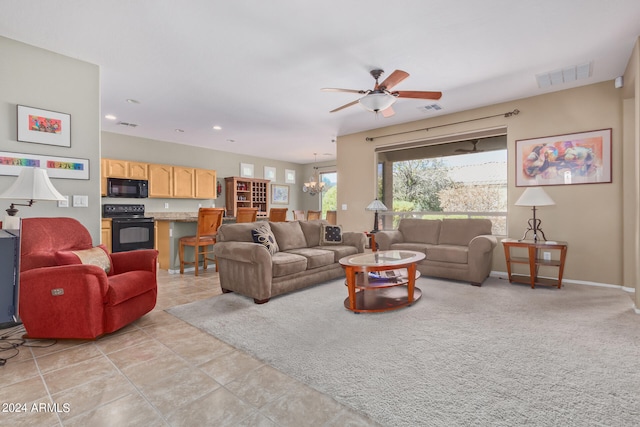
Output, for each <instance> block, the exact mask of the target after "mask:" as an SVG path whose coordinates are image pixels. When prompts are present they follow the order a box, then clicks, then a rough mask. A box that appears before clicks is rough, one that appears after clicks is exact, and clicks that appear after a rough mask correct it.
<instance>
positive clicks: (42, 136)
mask: <svg viewBox="0 0 640 427" xmlns="http://www.w3.org/2000/svg"><path fill="white" fill-rule="evenodd" d="M18 141H20V142H33V143H36V144H47V145H57V146H59V147H71V115H70V114H65V113H58V112H55V111H47V110H40V109H38V108H32V107H25V106H24V105H18Z"/></svg>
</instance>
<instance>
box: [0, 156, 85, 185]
mask: <svg viewBox="0 0 640 427" xmlns="http://www.w3.org/2000/svg"><path fill="white" fill-rule="evenodd" d="M33 167H36V168H42V169H45V170H46V171H47V175H49V178H66V179H89V160H88V159H74V158H71V157H54V156H41V155H39V154H23V153H8V152H4V151H0V175H11V176H18V175H20V171H21V170H22V168H33Z"/></svg>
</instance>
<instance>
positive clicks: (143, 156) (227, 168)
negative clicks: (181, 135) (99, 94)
mask: <svg viewBox="0 0 640 427" xmlns="http://www.w3.org/2000/svg"><path fill="white" fill-rule="evenodd" d="M102 157H106V158H112V159H124V160H134V161H140V162H148V163H162V164H168V165H178V166H191V167H197V168H204V169H214V170H215V171H216V173H217V176H218V180H219V181H220V183H221V184H222V187H223V190H222V194H221V195H220V197H218V198H217V199H216V200H215V201H212V200H181V199H145V200H143V202H144V204H145V207H146V210H147V211H148V212H185V211H186V212H195V211H197V210H198V204H202V206H204V207H210V206H211V205H212V204H213V205H215V206H217V207H223V206H224V205H225V193H224V178H225V177H227V176H239V173H240V163H241V162H242V163H251V164H253V165H254V177H255V178H264V167H265V166H270V167H275V168H276V181H274V184H280V185H289V205H278V207H286V208H289V212H291V211H292V210H293V209H297V207H298V206H299V205H301V204H303V203H304V202H306V201H307V200H306V199H304V198H303V197H304V195H303V194H302V191H300V188H301V186H302V184H297V183H296V184H285V177H284V173H285V169H293V170H295V171H296V180H297V181H298V182H302V181H301V180H302V178H301V176H304V173H303V170H304V168H303V166H302V165H299V164H297V163H290V162H284V161H278V160H272V159H265V158H261V157H251V156H245V155H240V154H233V153H227V152H223V151H217V150H210V149H207V148H202V147H193V146H187V145H180V144H174V143H171V142H164V141H157V140H153V139H146V138H139V137H135V136H128V135H121V134H117V133H112V132H102ZM306 197H309V196H306ZM103 201H104V203H114V202H115V203H121V202H120V201H118V200H117V199H115V200H114V199H109V198H104V199H103ZM165 202H167V203H169V208H168V209H165V208H164V204H165Z"/></svg>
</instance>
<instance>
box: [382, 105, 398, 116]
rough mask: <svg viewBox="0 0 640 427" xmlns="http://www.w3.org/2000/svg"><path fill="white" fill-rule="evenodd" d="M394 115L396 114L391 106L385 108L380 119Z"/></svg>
mask: <svg viewBox="0 0 640 427" xmlns="http://www.w3.org/2000/svg"><path fill="white" fill-rule="evenodd" d="M394 114H396V112H395V111H393V106H389V107H387V108H385V109H384V110H382V117H391V116H393V115H394Z"/></svg>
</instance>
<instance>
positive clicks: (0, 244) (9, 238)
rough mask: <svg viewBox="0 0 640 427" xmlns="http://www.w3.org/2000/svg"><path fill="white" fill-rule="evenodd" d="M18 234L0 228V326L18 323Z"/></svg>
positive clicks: (15, 231)
mask: <svg viewBox="0 0 640 427" xmlns="http://www.w3.org/2000/svg"><path fill="white" fill-rule="evenodd" d="M19 236H20V233H19V231H18V230H0V328H8V327H11V326H14V325H16V324H17V323H18V316H17V311H18V278H19V272H20V269H19V256H20V238H19Z"/></svg>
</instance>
